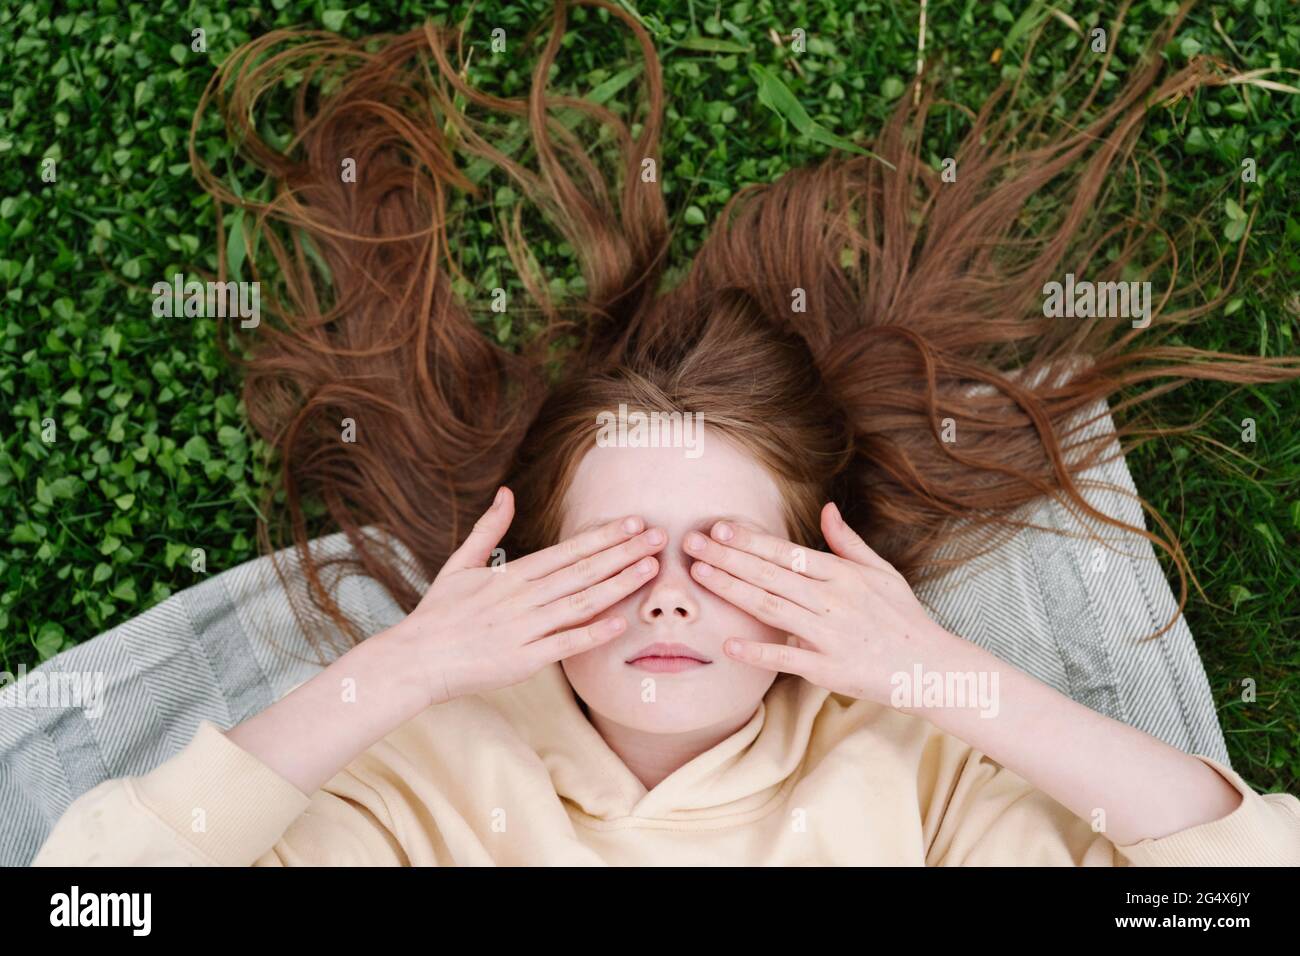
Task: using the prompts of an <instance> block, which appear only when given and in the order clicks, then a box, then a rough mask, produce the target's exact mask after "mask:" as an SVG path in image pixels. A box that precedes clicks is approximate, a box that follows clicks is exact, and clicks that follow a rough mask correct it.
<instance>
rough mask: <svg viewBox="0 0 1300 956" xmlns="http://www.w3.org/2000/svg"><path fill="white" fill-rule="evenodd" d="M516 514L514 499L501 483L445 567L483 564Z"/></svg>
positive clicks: (490, 555) (456, 568) (470, 566)
mask: <svg viewBox="0 0 1300 956" xmlns="http://www.w3.org/2000/svg"><path fill="white" fill-rule="evenodd" d="M514 513H515V498H514V495H513V494H511V493H510V489H509V488H507V487H505V486H504V485H503V486H502V487H500V488H498V489H497V496H496V498H495V499H494V500H493V502H492V507H490V508H488V510H487V511H485V512H483V514H482V516H481V517H480V518H479V519H478V521H476V522H474V528H473V530H471V531H470V533H469V536H468V537H467V538H466V539H465V541H464V542H463V543H462V544H461V546H460V547H459V548H457V549H456V550H455V551H453V552H452V554H451V557H449V558H448V559H447V563H446V565H445V566H444V570H452V571H461V570H464V569H466V568H481V567H484V566H485V565H486V564H487V562H488V558H490V557H492V551H493V549H494V548H496V546H497V545H498V544H500V543H501V539H502V538H503V537H504V536H505V533H506V530H507V529H508V528H509V527H510V521H511V519H512V518H513V517H514Z"/></svg>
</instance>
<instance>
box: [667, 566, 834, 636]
mask: <svg viewBox="0 0 1300 956" xmlns="http://www.w3.org/2000/svg"><path fill="white" fill-rule="evenodd" d="M691 576H692V577H693V578H694V579H695V580H696V581H698V582H699V583H700V585H702V586H703V587H706V588H708V589H709V590H710V591H712V592H713V593H714V594H716V595H717V596H718V597H720V598H722V599H723V600H724V601H727V602H729V603H731V604H734V605H735V606H736V607H738V608H740V609H741V610H742V611H744V612H745V613H747V614H748V615H749V616H750V617H753V618H756V619H758V620H760V621H762V622H763V623H764V624H769V625H771V626H772V627H776V628H780V629H781V630H783V631H789V632H790V633H792V634H796V635H798V634H806V633H808V632H809V631H810V630H812V629H813V627H814V625H816V623H817V617H818V615H816V614H813V613H812V612H811V611H809V610H808V609H807V608H804V607H800V606H799V605H798V604H795V603H794V602H793V601H790V600H787V599H786V598H783V597H781V596H780V595H778V594H773V593H772V592H771V591H765V590H764V589H763V588H760V587H756V586H755V585H753V584H750V583H749V582H748V581H742V580H740V578H737V577H735V576H733V575H731V574H730V573H728V572H726V571H724V570H722V569H721V568H715V567H714V566H713V565H711V564H707V563H705V562H703V561H696V562H695V563H694V564H692V565H691Z"/></svg>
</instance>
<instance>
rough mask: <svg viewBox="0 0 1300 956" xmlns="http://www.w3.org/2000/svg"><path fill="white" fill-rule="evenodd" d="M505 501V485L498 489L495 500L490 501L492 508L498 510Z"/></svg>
mask: <svg viewBox="0 0 1300 956" xmlns="http://www.w3.org/2000/svg"><path fill="white" fill-rule="evenodd" d="M505 500H506V486H505V485H502V486H501V487H500V488H498V489H497V496H496V498H495V499H493V501H492V507H493V508H500V507H501V502H503V501H505Z"/></svg>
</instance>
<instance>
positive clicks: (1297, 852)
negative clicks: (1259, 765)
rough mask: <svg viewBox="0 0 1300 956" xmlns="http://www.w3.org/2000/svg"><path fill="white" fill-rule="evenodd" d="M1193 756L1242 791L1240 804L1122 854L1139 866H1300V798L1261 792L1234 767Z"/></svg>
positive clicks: (1121, 848)
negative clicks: (1205, 821)
mask: <svg viewBox="0 0 1300 956" xmlns="http://www.w3.org/2000/svg"><path fill="white" fill-rule="evenodd" d="M1193 756H1195V757H1196V759H1198V760H1200V761H1202V762H1203V763H1206V764H1208V765H1209V766H1211V767H1213V768H1214V769H1215V770H1217V771H1218V772H1219V775H1220V776H1221V777H1223V779H1224V780H1226V781H1228V783H1230V784H1231V785H1232V787H1233V789H1235V790H1236V791H1237V792H1238V793H1240V794H1241V803H1240V805H1238V807H1237V808H1236V809H1235V810H1233V811H1232V812H1231V813H1229V814H1228V815H1227V816H1225V817H1221V818H1220V819H1218V820H1211V821H1210V822H1208V823H1201V824H1198V825H1197V826H1194V827H1188V828H1187V829H1186V830H1180V831H1178V832H1177V833H1171V834H1169V835H1168V836H1164V837H1161V838H1160V839H1158V840H1150V839H1147V840H1140V841H1138V842H1137V843H1132V844H1129V845H1127V846H1117V849H1118V850H1119V852H1120V853H1122V854H1123V855H1124V856H1125V858H1127V859H1128V861H1129V862H1130V863H1132V864H1133V865H1134V866H1300V800H1297V799H1296V798H1295V797H1294V796H1292V795H1291V794H1287V793H1270V794H1258V793H1256V792H1255V791H1254V790H1253V789H1251V787H1250V785H1249V784H1248V783H1246V782H1245V781H1244V780H1242V779H1241V777H1240V775H1238V774H1237V772H1236V771H1234V770H1232V769H1231V768H1230V767H1228V766H1226V765H1224V764H1221V763H1219V762H1218V761H1217V760H1211V759H1210V758H1209V757H1206V756H1204V755H1203V754H1194V755H1193Z"/></svg>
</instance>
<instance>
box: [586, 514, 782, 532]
mask: <svg viewBox="0 0 1300 956" xmlns="http://www.w3.org/2000/svg"><path fill="white" fill-rule="evenodd" d="M618 517H620V516H619V515H613V516H611V517H601V518H595V519H593V520H591V521H588V522H586V523H585V524H581V525H579V526H578V527H577V528H574V529H573V532H572V534H571V535H570V537H572V536H573V535H579V534H582V533H583V532H584V531H590V530H591V529H592V528H599V527H600V526H601V525H603V524H607V523H608V522H610V521H615V520H617V518H618ZM719 521H730V522H732V523H734V524H740V525H744V526H745V527H747V528H751V529H753V530H754V531H760V532H762V533H763V534H770V535H774V536H775V537H780V535H777V534H776V532H774V531H773V530H772V529H771V528H769V527H768V526H767V525H765V524H763V523H762V522H759V521H755V520H754V519H753V518H746V517H745V516H744V515H732V514H726V515H716V516H714V517H712V518H702V519H701V520H700V521H697V522H696V523H695V524H693V525H692V526H691V530H692V531H694V530H698V529H700V528H703V527H712V526H713V525H714V524H715V523H717V522H719ZM646 527H647V528H653V527H654V522H653V521H648V522H646Z"/></svg>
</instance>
